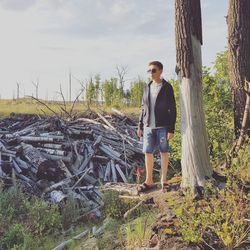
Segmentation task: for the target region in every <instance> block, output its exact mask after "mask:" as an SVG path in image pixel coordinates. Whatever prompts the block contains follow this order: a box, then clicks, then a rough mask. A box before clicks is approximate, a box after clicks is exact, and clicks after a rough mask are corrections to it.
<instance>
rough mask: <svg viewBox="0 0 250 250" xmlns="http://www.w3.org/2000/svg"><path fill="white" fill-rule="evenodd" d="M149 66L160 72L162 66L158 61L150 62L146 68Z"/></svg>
mask: <svg viewBox="0 0 250 250" xmlns="http://www.w3.org/2000/svg"><path fill="white" fill-rule="evenodd" d="M150 65H155V66H157V67H158V69H160V70H162V69H163V65H162V63H161V62H159V61H152V62H150V63H149V64H148V66H150Z"/></svg>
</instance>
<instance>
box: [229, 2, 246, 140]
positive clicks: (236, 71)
mask: <svg viewBox="0 0 250 250" xmlns="http://www.w3.org/2000/svg"><path fill="white" fill-rule="evenodd" d="M249 13H250V1H249V0H240V1H239V0H230V1H229V8H228V17H227V24H228V51H229V57H228V61H229V76H230V82H231V91H232V98H233V103H234V133H235V137H236V138H238V137H239V136H240V129H241V124H242V119H243V114H244V109H245V104H246V93H245V91H244V84H245V81H248V82H249V81H250V15H249ZM249 122H250V119H249V118H248V122H247V128H246V131H247V133H248V135H250V130H249Z"/></svg>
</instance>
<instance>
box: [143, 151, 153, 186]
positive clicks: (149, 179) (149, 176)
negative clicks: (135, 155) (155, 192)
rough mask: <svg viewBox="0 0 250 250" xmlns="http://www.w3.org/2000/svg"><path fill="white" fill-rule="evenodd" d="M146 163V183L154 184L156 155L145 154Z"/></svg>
mask: <svg viewBox="0 0 250 250" xmlns="http://www.w3.org/2000/svg"><path fill="white" fill-rule="evenodd" d="M145 163H146V180H145V183H146V184H148V185H153V184H154V181H153V166H154V155H153V154H149V153H146V154H145Z"/></svg>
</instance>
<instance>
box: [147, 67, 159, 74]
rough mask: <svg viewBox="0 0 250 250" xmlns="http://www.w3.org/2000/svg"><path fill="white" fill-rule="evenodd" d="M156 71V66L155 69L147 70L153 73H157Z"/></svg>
mask: <svg viewBox="0 0 250 250" xmlns="http://www.w3.org/2000/svg"><path fill="white" fill-rule="evenodd" d="M156 71H157V69H155V68H154V69H149V70H147V73H151V72H152V73H153V74H154V73H156Z"/></svg>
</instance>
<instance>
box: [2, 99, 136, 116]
mask: <svg viewBox="0 0 250 250" xmlns="http://www.w3.org/2000/svg"><path fill="white" fill-rule="evenodd" d="M44 103H46V104H47V105H48V106H49V107H50V108H51V109H52V110H54V111H55V112H57V113H60V112H61V108H60V107H64V104H63V102H59V101H44ZM72 104H73V103H72V102H71V103H69V102H66V108H67V110H68V111H69V110H70V109H71V106H72ZM87 109H88V107H87V105H86V104H85V103H83V102H77V103H76V104H75V107H74V111H75V112H83V111H85V110H87ZM91 109H92V110H96V111H97V110H99V111H100V110H103V111H106V112H111V110H112V108H111V107H105V106H104V105H102V106H101V105H92V106H91ZM118 109H119V110H120V111H121V112H123V113H125V114H126V115H135V116H138V117H139V113H140V108H139V107H126V106H125V107H121V108H119V107H118ZM12 112H15V113H30V114H44V113H45V114H48V115H49V114H53V113H52V112H51V111H50V110H49V109H48V108H46V107H45V106H44V105H42V104H40V103H38V102H37V101H35V100H32V99H20V100H19V101H17V100H0V117H7V116H9V115H10V113H12Z"/></svg>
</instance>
